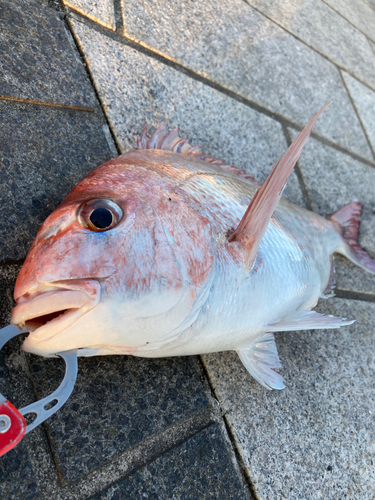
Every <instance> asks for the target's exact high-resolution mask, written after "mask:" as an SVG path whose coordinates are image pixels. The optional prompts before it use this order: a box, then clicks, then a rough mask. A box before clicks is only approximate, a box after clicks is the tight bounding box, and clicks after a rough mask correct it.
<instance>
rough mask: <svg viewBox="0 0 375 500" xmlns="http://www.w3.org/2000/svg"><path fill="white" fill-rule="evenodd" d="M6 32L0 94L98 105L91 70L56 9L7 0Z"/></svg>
mask: <svg viewBox="0 0 375 500" xmlns="http://www.w3.org/2000/svg"><path fill="white" fill-rule="evenodd" d="M0 32H1V35H0V52H1V54H2V57H1V60H0V73H1V75H2V78H1V79H0V95H3V96H12V97H16V98H26V99H32V100H37V101H43V102H53V103H59V104H65V105H71V106H89V107H90V106H93V103H94V102H95V96H94V92H93V90H92V87H91V85H90V82H89V79H88V77H87V74H86V71H85V69H84V66H83V64H82V62H81V61H80V59H79V56H78V54H77V52H76V49H75V48H72V46H71V44H73V43H74V42H73V41H72V39H71V35H70V34H69V35H68V34H67V31H66V29H65V25H64V22H63V21H62V20H60V19H59V18H58V13H57V12H56V11H55V10H53V9H51V8H49V7H47V6H45V5H43V4H41V3H40V2H34V1H33V0H3V1H2V4H1V6H0Z"/></svg>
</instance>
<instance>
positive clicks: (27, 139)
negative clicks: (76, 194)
mask: <svg viewBox="0 0 375 500" xmlns="http://www.w3.org/2000/svg"><path fill="white" fill-rule="evenodd" d="M0 122H1V127H0V144H1V150H0V179H1V180H0V186H1V189H0V193H1V194H0V200H1V203H0V214H1V217H0V221H1V222H0V260H1V261H3V262H4V261H11V260H17V259H22V258H24V257H25V256H26V253H27V251H28V249H29V247H30V245H31V243H32V241H33V239H34V238H35V235H36V233H37V231H38V229H39V227H40V225H41V224H42V222H43V221H44V219H45V218H46V217H47V216H48V215H49V214H50V213H51V211H52V210H53V209H54V208H56V206H57V205H58V204H59V203H60V202H61V201H62V200H63V199H64V198H65V196H66V195H67V194H68V192H69V191H70V189H71V188H72V187H73V186H74V185H75V184H76V183H77V182H78V181H79V180H80V179H82V177H83V176H84V175H86V174H87V173H88V172H90V171H91V170H92V169H93V168H95V167H96V166H98V165H100V164H101V163H103V162H104V161H106V160H108V159H110V158H111V157H112V153H111V151H110V147H109V145H108V142H107V139H106V136H105V134H104V132H103V126H106V125H105V122H104V118H103V116H102V114H101V112H100V111H97V112H96V113H86V112H77V111H67V110H61V109H60V110H59V109H57V108H47V107H46V106H43V107H42V106H33V105H21V104H14V103H10V102H9V101H2V102H0Z"/></svg>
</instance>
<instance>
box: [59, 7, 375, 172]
mask: <svg viewBox="0 0 375 500" xmlns="http://www.w3.org/2000/svg"><path fill="white" fill-rule="evenodd" d="M74 14H75V16H74V17H75V20H76V21H78V22H84V24H86V25H87V26H88V27H90V28H92V29H93V30H95V31H97V32H99V33H101V34H102V35H104V36H107V37H108V38H111V39H112V40H114V41H116V42H118V43H120V44H122V45H126V46H128V47H130V48H132V49H134V50H136V51H137V52H140V53H141V54H144V55H146V56H148V57H151V58H153V59H155V60H157V61H159V62H161V63H163V64H165V65H166V66H169V67H171V68H173V69H175V70H176V71H179V72H180V73H183V74H185V75H186V76H188V77H190V78H191V79H193V80H196V81H198V82H200V83H203V84H204V85H206V86H208V87H210V88H213V89H215V90H216V91H218V92H220V93H221V94H224V95H226V96H228V97H230V98H232V99H234V100H236V101H238V102H240V103H241V104H244V105H245V106H248V107H249V108H251V109H253V110H254V111H257V112H258V113H262V114H263V115H266V116H268V117H269V118H272V119H273V120H275V121H277V122H279V123H281V124H282V125H285V126H288V127H293V128H295V129H297V130H298V131H301V130H302V129H303V127H304V125H300V124H298V123H295V122H293V121H292V120H291V119H289V118H287V117H285V116H283V115H281V114H279V113H278V112H276V111H271V110H270V109H268V108H266V107H265V106H263V105H261V104H259V103H257V102H255V101H251V100H250V99H248V98H246V97H244V96H242V95H241V94H237V93H236V92H235V91H233V90H231V89H228V88H227V87H225V86H224V85H221V84H219V83H217V82H214V81H212V80H210V79H209V78H207V77H205V76H203V75H202V74H200V73H198V72H196V71H194V70H193V69H191V68H187V67H186V66H183V64H181V63H180V62H178V61H176V60H174V59H173V58H171V57H169V56H166V55H165V54H163V53H162V52H159V51H157V50H155V49H153V48H152V47H149V46H148V45H146V44H144V43H143V42H141V41H139V40H137V39H135V38H132V37H130V36H128V35H122V36H121V35H120V34H119V33H115V32H113V31H111V30H108V29H106V28H105V27H103V26H101V25H98V24H96V23H94V22H93V21H92V20H91V19H89V18H88V17H85V16H82V15H81V14H79V13H78V14H77V13H76V12H74ZM68 22H69V25H70V27H71V32H72V33H74V27H73V26H71V24H70V23H71V22H70V21H68ZM73 36H74V38H75V41H76V43H77V44H79V42H78V41H77V40H76V37H75V35H73ZM79 50H80V53H81V54H82V57H83V58H84V53H83V50H82V49H81V48H80V49H79ZM86 62H87V66H89V63H88V61H86ZM88 71H89V70H88ZM90 79H91V81H92V82H93V84H94V85H95V83H94V78H93V77H92V76H91V74H90ZM356 79H357V80H358V78H356ZM96 94H97V96H98V99H99V101H100V102H101V100H100V96H99V94H98V91H97V92H96ZM103 109H105V107H103ZM111 130H112V129H111ZM311 137H312V138H313V139H316V140H318V141H319V142H321V143H323V144H325V145H327V146H330V147H331V148H334V149H336V150H338V151H340V152H342V153H344V154H346V155H348V156H350V157H352V158H353V159H355V160H357V161H360V162H361V163H363V164H365V165H367V166H370V167H373V168H374V167H375V165H374V162H373V161H370V160H367V159H366V158H363V157H361V156H359V155H358V154H356V153H353V152H352V151H349V150H347V149H345V148H344V147H342V146H341V145H339V144H336V143H334V142H332V141H330V140H329V139H326V138H325V137H322V136H321V135H319V134H317V133H315V132H312V133H311Z"/></svg>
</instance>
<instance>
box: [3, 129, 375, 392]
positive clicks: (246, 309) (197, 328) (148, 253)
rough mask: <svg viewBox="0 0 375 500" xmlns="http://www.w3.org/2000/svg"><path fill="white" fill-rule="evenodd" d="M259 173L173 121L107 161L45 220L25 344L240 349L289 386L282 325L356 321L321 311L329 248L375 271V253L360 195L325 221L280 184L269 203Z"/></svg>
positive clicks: (30, 347) (123, 349)
mask: <svg viewBox="0 0 375 500" xmlns="http://www.w3.org/2000/svg"><path fill="white" fill-rule="evenodd" d="M302 146H303V145H302ZM302 146H298V147H299V148H300V149H302ZM293 152H294V150H293V149H292V153H293ZM294 156H296V155H294ZM297 157H298V156H297ZM294 160H295V158H294V157H293V158H292V160H290V159H288V158H287V160H284V163H285V164H287V167H288V168H289V167H290V162H291V161H294ZM295 161H296V160H295ZM295 161H294V163H295ZM280 168H284V167H283V166H282V165H281V167H280V165H279V166H278V164H277V165H276V166H275V169H276V170H275V172H276V173H275V172H274V173H273V174H272V175H271V174H270V182H271V181H272V182H274V178H275V176H276V174H277V175H279V170H280ZM291 168H293V166H292V167H291ZM277 169H279V170H277ZM285 175H286V174H285ZM288 175H289V174H288ZM272 176H273V177H272ZM248 177H249V176H247V175H245V173H244V172H243V171H241V170H238V169H235V168H234V167H229V166H228V165H225V164H224V163H223V162H221V161H219V160H214V159H212V158H208V157H205V156H204V155H202V153H201V151H200V150H199V149H198V148H194V147H192V146H191V145H190V144H189V143H188V142H187V140H181V139H179V137H178V133H177V134H176V131H173V132H170V133H168V132H167V131H166V128H165V125H163V126H162V127H160V128H159V129H158V130H157V131H156V132H155V134H154V135H153V136H152V137H151V138H148V137H147V136H145V134H143V135H142V137H141V140H140V149H138V150H135V151H131V152H129V153H126V154H124V155H121V156H119V157H118V158H116V159H114V160H110V161H109V162H107V163H105V164H104V165H102V166H100V167H98V168H96V169H95V170H94V171H93V172H91V173H90V174H89V175H88V176H86V177H85V178H84V179H83V180H82V181H81V182H80V183H79V184H77V185H76V186H75V188H74V189H73V190H72V191H71V193H70V194H69V195H68V196H67V198H66V199H65V200H64V201H63V203H62V204H61V205H60V206H59V207H58V208H57V209H56V210H55V211H54V212H53V213H52V214H51V215H50V216H49V217H48V218H47V220H46V221H45V222H44V224H43V225H42V227H41V229H40V231H39V233H38V235H37V237H36V240H35V241H34V243H33V245H32V247H31V249H30V252H29V254H28V256H27V259H26V261H25V263H24V266H23V267H22V269H21V272H20V274H19V276H18V279H17V283H16V287H15V293H14V295H15V300H16V301H17V306H16V307H15V308H14V310H13V312H12V319H11V321H12V323H14V324H17V325H18V326H20V327H26V328H27V329H28V330H29V331H30V334H29V336H28V337H27V338H26V340H25V342H24V349H25V350H26V351H29V352H33V353H36V354H40V355H43V356H52V355H54V354H55V353H57V352H60V351H65V350H69V349H79V351H78V354H79V355H81V356H91V355H104V354H130V355H135V356H144V357H164V356H176V355H191V354H203V353H210V352H217V351H224V350H235V351H237V352H238V353H239V355H240V358H241V360H242V361H243V363H244V364H245V366H246V368H247V369H248V370H249V372H250V373H251V374H252V375H253V376H254V377H255V378H256V379H257V380H258V381H259V382H260V383H261V384H263V385H264V386H265V387H267V388H277V389H280V388H282V387H283V380H282V377H281V375H279V374H278V373H277V372H275V371H274V369H275V368H276V369H277V368H281V364H280V361H279V359H278V356H277V351H276V346H275V342H274V338H273V332H276V331H283V330H295V329H307V328H336V327H339V326H342V325H345V324H350V323H351V322H346V321H345V320H342V319H340V318H333V317H330V316H328V317H327V316H323V315H320V314H318V313H315V312H313V311H311V309H312V308H313V307H314V306H315V305H316V304H317V301H318V299H319V298H320V297H321V296H322V294H324V292H325V291H326V289H327V286H328V288H331V285H332V254H333V253H334V252H340V253H342V254H344V255H346V256H347V257H349V258H350V259H351V260H353V261H354V262H356V263H357V264H359V265H361V266H362V267H364V268H366V269H367V270H369V271H370V272H374V273H375V263H374V262H373V261H372V260H371V259H370V257H368V256H367V254H365V252H364V251H363V250H362V249H360V247H359V246H358V244H357V243H356V242H355V241H354V236H355V235H354V236H353V234H354V233H355V232H356V231H357V232H358V224H359V212H360V207H359V204H351V205H348V206H347V207H344V209H342V210H341V211H338V212H337V213H336V214H333V215H332V217H331V218H328V219H329V220H328V219H326V218H323V217H320V216H319V215H317V214H314V213H312V212H309V211H307V210H305V209H303V208H301V207H298V206H296V205H293V204H292V203H289V202H288V201H287V200H285V199H283V198H281V199H280V194H279V191H280V188H277V189H276V188H275V189H274V192H275V193H276V191H277V193H276V194H274V195H272V196H273V198H274V199H271V201H269V200H270V198H272V196H271V195H270V194H269V193H268V191H267V190H265V191H264V192H263V191H262V188H260V187H259V184H257V183H256V182H254V181H253V180H252V179H251V178H248ZM271 177H272V179H271ZM267 182H268V181H266V183H265V185H266V184H267ZM272 182H271V184H272ZM271 184H270V185H271ZM281 186H282V184H281ZM271 187H272V186H271ZM265 188H267V189H269V190H270V189H271V188H269V187H267V186H265ZM262 193H263V194H262ZM264 193H265V194H264ZM271 194H272V193H271ZM262 196H263V197H264V200H263V199H262ZM259 200H260V201H259ZM267 203H268V205H267ZM249 204H250V205H249ZM259 207H260V208H259ZM249 210H250V211H249ZM257 210H258V212H259V210H260V212H259V213H260V216H259V220H260V221H261V224H260V225H259V228H260V229H259V231H258V226H255V229H254V227H253V226H251V224H252V222H251V221H254V220H257V217H258V212H257ZM267 210H268V212H267V213H269V214H270V215H269V218H268V219H267V220H265V215H264V214H265V213H266V211H267ZM249 214H250V215H249ZM337 214H338V215H337ZM271 215H272V217H271ZM249 221H250V222H249ZM106 224H107V226H106ZM99 226H100V227H99ZM353 227H355V228H356V229H353ZM262 228H263V229H262ZM262 231H263V233H262ZM345 231H346V233H345ZM259 234H260V236H259ZM348 234H349V236H350V238H351V240H350V238H349V237H348ZM349 240H350V241H349ZM356 245H357V246H356ZM357 247H358V248H357ZM361 252H362V253H361ZM328 291H329V290H328Z"/></svg>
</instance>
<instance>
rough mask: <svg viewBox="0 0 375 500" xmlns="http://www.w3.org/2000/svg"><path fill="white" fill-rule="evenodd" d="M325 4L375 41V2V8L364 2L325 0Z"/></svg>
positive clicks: (357, 0) (356, 0) (360, 0)
mask: <svg viewBox="0 0 375 500" xmlns="http://www.w3.org/2000/svg"><path fill="white" fill-rule="evenodd" d="M370 1H371V0H370ZM324 2H325V3H326V4H328V5H329V6H330V7H332V8H333V9H335V11H336V12H338V13H339V14H341V15H342V16H343V17H345V19H346V20H347V21H349V22H350V23H351V24H354V26H356V27H357V28H358V29H359V30H360V31H362V32H363V33H365V35H367V36H368V37H369V38H372V39H373V40H375V10H374V8H375V2H374V8H371V6H370V5H368V4H366V3H365V2H364V1H363V0H324Z"/></svg>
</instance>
